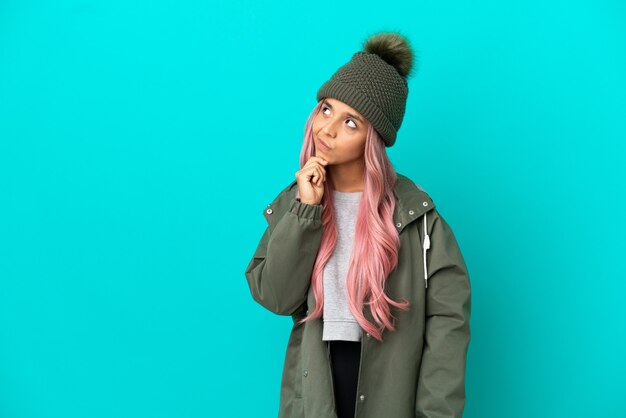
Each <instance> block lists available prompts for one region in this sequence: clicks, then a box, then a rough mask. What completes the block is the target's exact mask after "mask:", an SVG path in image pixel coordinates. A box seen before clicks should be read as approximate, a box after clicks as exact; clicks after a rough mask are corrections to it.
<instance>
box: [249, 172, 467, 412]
mask: <svg viewBox="0 0 626 418" xmlns="http://www.w3.org/2000/svg"><path fill="white" fill-rule="evenodd" d="M397 177H398V180H397V182H396V186H395V188H394V195H395V200H396V207H395V210H394V214H393V222H394V224H395V226H396V229H397V231H398V233H399V237H400V248H399V255H398V265H397V267H396V268H395V269H394V270H393V271H392V272H391V273H390V275H389V276H388V278H387V281H386V284H385V292H386V294H387V295H388V296H389V297H390V298H392V299H393V300H396V301H400V300H402V299H407V300H408V301H409V302H410V303H411V306H410V308H409V310H408V311H400V310H396V309H394V310H393V312H394V316H395V317H396V318H397V319H396V322H395V325H396V327H397V329H396V331H393V332H389V330H385V331H384V333H383V338H384V340H383V342H380V341H378V340H376V339H375V338H373V337H371V336H370V335H369V333H365V332H364V331H363V330H362V333H363V334H362V338H361V354H360V355H361V360H360V369H359V375H358V387H357V397H356V399H355V405H356V409H355V417H356V418H461V416H462V413H463V409H464V405H465V365H466V354H467V349H468V346H469V340H470V326H469V320H470V282H469V275H468V271H467V267H466V265H465V262H464V259H463V256H462V255H461V251H460V249H459V246H458V243H457V240H456V239H455V236H454V235H453V233H452V229H451V228H450V226H449V225H448V223H447V222H446V221H445V220H444V218H443V217H442V216H441V214H440V213H439V212H438V211H437V209H435V204H434V203H433V201H432V200H431V198H430V197H429V195H428V194H427V193H426V192H425V191H424V190H423V189H421V188H420V187H419V186H417V185H416V184H415V183H413V182H412V181H411V180H410V179H409V178H408V177H406V176H403V175H401V174H399V173H397ZM297 187H298V185H297V182H296V181H295V180H294V181H292V182H291V184H289V185H288V186H287V187H286V188H284V189H283V190H282V191H281V192H280V193H279V194H278V195H277V196H276V198H275V199H274V200H273V201H272V203H270V204H269V205H267V207H265V208H264V210H263V214H264V216H265V218H266V220H267V223H268V225H267V228H266V229H265V232H264V233H263V235H262V237H261V239H260V242H259V243H258V246H257V248H256V251H255V253H254V255H253V257H252V259H251V260H250V263H249V264H248V266H247V268H246V271H245V275H246V279H247V282H248V286H249V288H250V292H251V294H252V297H253V299H254V300H255V301H256V302H258V303H259V304H261V305H262V306H263V307H265V308H266V309H268V310H270V311H271V312H273V313H276V314H278V315H290V316H291V317H292V318H293V328H292V330H291V334H290V337H289V341H288V343H287V349H286V355H285V360H284V368H283V372H282V383H281V391H280V406H279V418H301V417H309V418H336V417H337V415H336V412H335V398H334V387H333V380H332V371H331V363H330V353H329V351H328V347H327V345H326V343H325V342H324V341H322V329H323V320H322V319H316V320H312V321H307V322H305V323H304V324H302V325H298V324H297V323H296V322H297V321H298V320H299V319H302V318H303V317H304V316H305V315H306V314H307V313H308V312H311V311H312V310H313V309H314V308H315V297H314V296H313V291H312V287H311V286H310V282H311V274H312V271H313V265H314V263H315V259H316V256H317V251H318V249H319V246H320V242H321V237H322V205H321V204H320V205H310V204H306V203H302V202H300V201H299V200H298V199H296V198H295V192H296V190H297ZM363 314H364V315H365V317H366V318H367V319H368V320H369V321H370V322H372V323H373V324H375V322H374V320H373V317H372V315H371V312H370V310H369V307H365V308H364V309H363Z"/></svg>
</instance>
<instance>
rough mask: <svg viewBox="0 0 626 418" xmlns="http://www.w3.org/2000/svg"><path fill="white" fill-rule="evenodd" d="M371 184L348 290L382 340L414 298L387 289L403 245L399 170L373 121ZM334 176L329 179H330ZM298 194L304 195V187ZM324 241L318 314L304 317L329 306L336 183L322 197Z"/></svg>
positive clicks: (316, 284)
mask: <svg viewBox="0 0 626 418" xmlns="http://www.w3.org/2000/svg"><path fill="white" fill-rule="evenodd" d="M322 102H323V101H320V102H319V103H318V104H317V105H316V106H315V108H314V109H313V111H312V112H311V114H310V115H309V117H308V119H307V121H306V125H305V130H304V142H303V144H302V150H301V152H300V168H302V167H303V166H304V164H305V163H306V162H307V161H308V159H309V158H310V157H311V156H314V155H315V144H314V142H313V132H312V131H313V120H314V118H315V116H316V115H317V113H318V112H319V111H320V109H321V105H322ZM364 158H365V173H364V177H365V178H364V183H365V188H364V190H363V194H362V196H361V200H360V203H359V209H358V213H357V219H356V226H355V233H354V245H353V247H352V254H351V256H350V261H349V267H348V275H347V278H346V289H347V293H348V301H349V306H350V311H351V312H352V314H353V315H354V318H355V319H356V321H357V322H358V323H359V324H360V325H361V327H362V328H363V329H364V330H365V331H366V332H368V333H369V334H370V335H371V336H372V337H374V338H376V339H377V340H379V341H382V340H383V338H382V333H383V331H384V330H385V329H389V330H390V331H395V326H394V323H393V322H392V318H394V319H395V317H394V316H393V315H392V313H391V306H394V307H396V308H398V309H402V310H407V309H409V305H410V304H409V302H408V301H404V302H396V301H394V300H392V299H390V298H389V297H388V296H387V295H386V294H385V293H384V287H385V281H386V280H387V276H388V275H389V273H390V272H391V271H393V270H394V269H395V268H396V265H397V263H398V247H399V245H400V238H399V236H398V232H397V230H396V227H395V225H394V224H393V211H394V207H395V200H394V195H393V188H394V185H395V183H396V178H397V176H396V172H395V170H394V168H393V166H392V164H391V162H390V161H389V158H388V157H387V152H386V150H385V144H384V142H383V140H382V138H381V137H380V135H379V134H378V132H377V131H376V130H375V129H374V128H373V127H372V125H371V124H369V127H368V130H367V138H366V140H365V151H364ZM327 179H328V177H327ZM296 197H298V198H299V197H300V193H299V191H297V192H296ZM321 204H322V225H323V232H322V241H321V244H320V248H319V250H318V253H317V258H316V260H315V264H314V266H313V274H312V277H311V286H313V294H314V295H315V300H316V306H315V309H314V310H313V312H311V313H310V314H309V315H308V316H306V317H305V318H303V319H302V320H300V321H299V324H302V323H303V322H305V321H308V320H311V319H314V318H320V317H322V314H323V312H324V311H323V308H324V282H323V274H324V266H325V265H326V262H327V261H328V259H329V258H330V256H331V255H332V254H333V251H334V249H335V244H336V242H337V225H336V223H335V211H334V200H333V188H332V182H330V181H326V182H325V183H324V195H323V196H322V201H321ZM365 305H369V309H370V311H371V313H372V318H373V319H374V321H375V322H376V324H372V323H371V322H370V321H368V320H367V319H366V318H365V316H364V315H363V307H364V306H365Z"/></svg>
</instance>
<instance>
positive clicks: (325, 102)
mask: <svg viewBox="0 0 626 418" xmlns="http://www.w3.org/2000/svg"><path fill="white" fill-rule="evenodd" d="M323 104H324V105H326V106H328V107H330V108H331V109H332V108H333V106H332V105H331V104H330V103H328V102H327V101H324V102H323ZM344 114H345V115H348V116H350V117H353V118H354V119H356V120H358V121H359V122H361V123H365V122H364V121H363V119H361V118H360V117H358V116H357V115H353V114H352V113H349V112H345V113H344Z"/></svg>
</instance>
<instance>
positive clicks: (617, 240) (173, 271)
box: [0, 0, 626, 418]
mask: <svg viewBox="0 0 626 418" xmlns="http://www.w3.org/2000/svg"><path fill="white" fill-rule="evenodd" d="M624 21H626V6H625V4H624V3H623V2H621V1H617V0H615V1H591V0H589V1H567V2H566V1H538V0H531V1H524V2H499V1H479V2H462V1H437V2H424V1H403V2H395V3H386V4H385V5H381V3H380V2H379V1H359V2H346V3H332V2H313V3H309V2H304V3H297V2H287V1H273V2H258V1H252V0H246V1H233V0H229V1H225V0H224V1H214V2H201V1H186V2H165V1H150V2H148V1H143V2H142V1H114V0H109V1H64V2H52V1H49V2H46V1H19V2H18V1H7V0H5V1H3V2H2V3H1V4H0V417H2V418H40V417H41V418H43V417H46V418H48V417H63V418H73V417H81V418H82V417H91V418H100V417H178V418H182V417H239V416H241V417H243V416H255V417H275V416H276V414H277V411H278V397H279V391H280V379H281V373H282V362H283V359H284V353H285V349H286V344H287V339H288V336H289V331H290V327H291V324H292V320H291V318H289V317H282V316H276V315H273V314H272V313H270V312H269V311H265V310H264V309H263V308H262V307H261V306H260V305H257V304H256V303H255V302H254V301H253V300H252V298H251V296H250V294H249V290H248V287H247V283H246V280H245V277H244V270H245V267H246V266H247V263H248V261H249V260H250V258H251V256H252V254H253V252H254V249H255V248H256V245H257V242H258V240H259V238H260V236H261V234H262V232H263V230H264V228H265V225H266V221H265V219H264V217H263V215H262V213H263V210H264V208H265V206H266V205H267V204H268V203H269V202H271V200H272V199H273V198H274V196H275V195H276V194H277V193H278V192H279V191H280V190H281V189H282V188H283V187H284V186H285V185H287V184H288V183H289V182H290V181H291V180H292V179H293V178H294V173H295V171H296V170H298V169H299V165H298V157H299V152H300V146H301V143H302V133H303V128H304V122H305V119H306V117H307V116H308V114H309V112H310V111H311V109H312V108H313V106H314V105H315V93H316V91H317V89H318V87H319V86H320V85H321V84H322V83H323V82H324V81H325V80H326V79H327V78H328V77H330V75H331V74H332V73H333V72H334V71H335V70H336V69H337V68H338V67H339V66H340V65H342V64H344V63H345V62H346V61H347V60H348V59H349V58H350V57H351V55H352V54H353V53H354V52H356V51H357V50H359V48H360V42H361V41H362V40H363V38H364V37H365V36H366V35H367V34H370V33H373V32H375V31H379V30H398V31H402V32H403V33H404V34H405V35H407V36H408V37H409V39H410V40H411V42H412V44H413V46H414V49H415V51H416V54H417V55H418V66H419V67H418V70H417V72H416V73H415V77H413V78H412V79H410V82H409V87H410V94H409V100H408V103H407V111H406V115H405V118H404V122H403V125H402V128H401V130H400V131H399V136H398V141H397V143H396V145H395V146H394V147H392V148H390V149H389V150H388V151H389V155H390V158H391V160H392V162H393V164H394V165H395V168H396V170H397V171H398V172H400V173H402V174H405V175H407V176H409V177H410V178H411V179H413V180H414V181H415V182H417V183H418V184H420V185H421V186H422V187H423V188H424V189H426V191H427V192H428V193H429V194H430V195H431V197H432V198H433V200H434V201H435V203H436V205H437V207H438V209H439V210H440V212H441V213H442V215H443V216H444V217H445V218H446V219H447V220H448V222H449V223H450V225H451V226H452V228H453V230H454V232H455V235H456V237H457V239H458V241H459V244H460V246H461V249H462V251H463V253H464V256H465V259H466V262H467V264H468V268H469V270H470V278H471V283H472V291H473V299H472V308H473V309H472V318H471V325H472V339H471V342H470V349H469V353H468V366H467V381H466V384H467V403H466V409H465V412H466V413H465V415H464V416H465V417H467V418H502V417H506V418H522V417H523V418H526V417H535V418H543V417H546V418H548V417H569V418H572V417H594V418H599V417H607V418H608V417H617V416H626V405H625V403H624V399H623V395H624V382H623V380H624V376H626V357H625V356H624V343H626V308H625V307H624V305H625V304H624V294H625V293H626V280H624V265H623V264H622V263H623V259H624V258H623V256H624V250H625V246H624V244H623V239H624V233H625V232H626V228H625V221H624V216H623V209H622V208H623V205H624V203H625V199H624V193H623V191H624V185H623V182H624V163H625V162H626V158H625V156H626V152H625V151H626V150H625V148H626V146H625V144H624V139H625V138H626V124H625V115H626V49H625V48H624V45H626V26H625V25H624Z"/></svg>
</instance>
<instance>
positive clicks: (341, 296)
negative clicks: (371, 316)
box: [322, 190, 363, 341]
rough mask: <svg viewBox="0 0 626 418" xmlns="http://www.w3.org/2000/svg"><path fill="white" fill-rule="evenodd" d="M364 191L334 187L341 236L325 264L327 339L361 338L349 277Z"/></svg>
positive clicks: (324, 336) (339, 234)
mask: <svg viewBox="0 0 626 418" xmlns="http://www.w3.org/2000/svg"><path fill="white" fill-rule="evenodd" d="M362 194H363V192H339V191H336V190H333V197H334V199H335V219H336V222H337V229H338V236H337V244H336V245H335V251H334V252H333V254H332V255H331V257H330V258H329V259H328V262H327V263H326V266H325V267H324V313H323V320H324V322H323V324H324V328H323V333H322V340H323V341H327V340H344V341H360V340H361V325H359V323H358V322H356V320H355V319H354V316H353V315H352V312H351V311H350V308H349V306H348V294H347V292H346V276H347V274H348V267H349V266H348V261H349V260H350V255H351V252H352V244H353V242H354V228H355V225H356V215H357V212H358V208H359V202H360V200H361V195H362Z"/></svg>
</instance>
